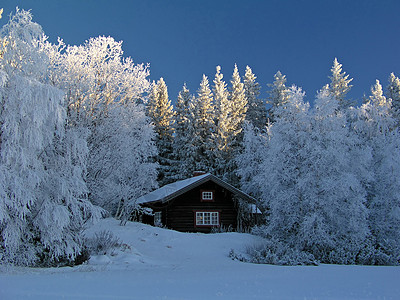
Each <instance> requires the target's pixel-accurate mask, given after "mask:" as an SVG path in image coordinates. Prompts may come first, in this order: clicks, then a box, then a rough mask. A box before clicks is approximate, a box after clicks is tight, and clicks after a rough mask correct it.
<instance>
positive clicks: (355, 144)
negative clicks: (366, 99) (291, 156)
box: [298, 86, 370, 264]
mask: <svg viewBox="0 0 400 300" xmlns="http://www.w3.org/2000/svg"><path fill="white" fill-rule="evenodd" d="M339 105H340V102H339V101H338V100H337V99H336V98H335V97H333V96H332V95H331V94H330V92H329V89H328V86H326V87H325V88H323V89H322V90H321V91H320V92H319V94H318V95H317V99H316V100H315V109H314V111H313V114H312V130H311V131H310V137H309V139H308V142H307V144H306V145H305V146H304V150H303V151H305V153H307V159H306V166H305V167H306V169H305V171H306V172H304V173H303V174H301V176H300V178H299V179H298V184H299V186H300V187H301V190H302V197H303V199H302V202H303V205H302V214H303V216H302V223H301V225H300V226H299V227H300V231H299V236H298V239H299V240H300V241H301V243H302V250H305V251H307V252H309V253H312V254H313V255H314V256H315V257H316V258H317V259H319V260H320V261H322V262H329V263H347V264H349V263H356V262H357V254H358V253H359V252H360V251H361V249H362V248H363V246H364V244H365V240H366V237H367V235H368V233H369V232H368V224H367V210H366V206H365V204H366V203H365V199H366V190H365V185H364V179H365V178H369V174H368V173H367V172H368V166H369V158H370V151H369V150H368V148H365V147H364V146H363V145H362V143H361V141H360V140H359V139H358V137H357V135H354V134H352V132H350V130H349V126H348V124H347V118H346V115H345V114H344V113H343V112H342V111H340V110H339Z"/></svg>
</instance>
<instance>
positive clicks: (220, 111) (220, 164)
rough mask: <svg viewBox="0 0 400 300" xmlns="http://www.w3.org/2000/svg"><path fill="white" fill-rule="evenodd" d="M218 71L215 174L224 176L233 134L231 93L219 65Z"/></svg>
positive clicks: (216, 75)
mask: <svg viewBox="0 0 400 300" xmlns="http://www.w3.org/2000/svg"><path fill="white" fill-rule="evenodd" d="M216 69H217V73H216V74H215V79H214V88H213V90H214V103H215V112H216V113H215V123H216V133H215V139H214V142H215V152H214V157H215V170H214V172H215V174H216V175H218V176H223V174H224V166H225V164H226V155H227V154H226V153H227V151H228V147H229V139H230V134H231V128H230V118H231V115H230V110H231V106H230V101H229V99H228V96H229V93H228V90H227V85H226V83H225V81H223V80H222V79H223V75H222V73H221V67H220V66H217V68H216Z"/></svg>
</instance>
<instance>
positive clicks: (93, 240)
mask: <svg viewBox="0 0 400 300" xmlns="http://www.w3.org/2000/svg"><path fill="white" fill-rule="evenodd" d="M85 246H86V248H87V251H88V252H89V255H106V254H112V252H113V251H114V250H116V249H118V248H121V247H122V246H123V243H122V241H121V240H120V239H119V238H118V237H116V236H115V235H114V234H113V233H112V232H111V231H109V230H103V231H100V232H96V233H95V234H94V236H93V237H90V238H86V240H85Z"/></svg>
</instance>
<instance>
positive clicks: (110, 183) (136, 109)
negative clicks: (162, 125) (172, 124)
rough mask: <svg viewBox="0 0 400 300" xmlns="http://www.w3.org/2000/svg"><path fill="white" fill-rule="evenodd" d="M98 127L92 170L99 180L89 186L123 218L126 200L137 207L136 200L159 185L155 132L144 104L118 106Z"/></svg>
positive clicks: (97, 200)
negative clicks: (157, 179)
mask: <svg viewBox="0 0 400 300" xmlns="http://www.w3.org/2000/svg"><path fill="white" fill-rule="evenodd" d="M98 127H99V128H98V130H99V132H101V135H99V139H96V140H94V141H93V144H92V148H93V151H92V154H91V157H90V158H89V161H90V163H89V170H88V171H89V173H90V174H95V175H94V176H93V177H94V179H95V180H92V181H91V182H90V186H89V187H90V190H91V191H92V199H93V201H94V202H95V203H96V204H97V205H99V206H101V207H103V208H105V209H107V210H108V211H109V212H111V213H112V214H113V215H114V216H115V217H116V218H120V217H121V214H122V213H123V208H124V206H125V204H126V203H130V204H129V205H130V206H131V209H132V208H134V206H133V204H134V200H135V199H137V198H139V197H140V196H142V195H143V194H146V193H148V192H149V191H151V190H153V189H155V188H157V186H158V185H157V182H156V178H157V164H156V163H154V162H153V161H152V157H154V156H156V155H157V148H156V146H155V144H154V142H153V140H154V139H155V137H154V135H155V134H154V131H153V126H152V125H151V124H150V120H149V118H148V117H147V116H146V115H145V112H144V107H143V105H136V104H135V103H127V104H125V105H122V106H119V107H117V108H114V109H113V110H111V111H110V112H109V115H108V117H107V118H106V119H105V120H104V121H103V122H102V123H101V124H99V125H98ZM122 140H123V141H124V142H121V141H122ZM103 145H106V147H104V146H103Z"/></svg>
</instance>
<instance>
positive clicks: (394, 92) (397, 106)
mask: <svg viewBox="0 0 400 300" xmlns="http://www.w3.org/2000/svg"><path fill="white" fill-rule="evenodd" d="M387 96H388V98H389V99H392V113H393V116H394V118H395V119H396V121H397V124H399V123H400V79H399V77H396V76H395V75H394V73H391V74H390V76H389V84H388V86H387Z"/></svg>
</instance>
